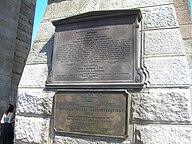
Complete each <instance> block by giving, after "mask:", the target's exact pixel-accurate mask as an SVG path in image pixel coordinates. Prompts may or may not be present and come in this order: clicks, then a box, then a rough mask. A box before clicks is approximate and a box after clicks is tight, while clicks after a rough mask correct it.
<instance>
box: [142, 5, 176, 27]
mask: <svg viewBox="0 0 192 144" xmlns="http://www.w3.org/2000/svg"><path fill="white" fill-rule="evenodd" d="M141 12H142V15H143V29H144V30H149V29H161V28H173V27H178V23H177V19H176V13H175V9H174V7H173V6H172V5H165V6H156V7H149V8H143V9H141Z"/></svg>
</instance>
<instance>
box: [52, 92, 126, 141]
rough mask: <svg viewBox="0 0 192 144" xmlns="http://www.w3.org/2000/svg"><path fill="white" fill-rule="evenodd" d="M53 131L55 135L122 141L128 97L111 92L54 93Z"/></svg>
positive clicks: (120, 93) (124, 94)
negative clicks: (62, 133)
mask: <svg viewBox="0 0 192 144" xmlns="http://www.w3.org/2000/svg"><path fill="white" fill-rule="evenodd" d="M54 128H55V130H56V131H57V132H64V133H72V134H82V135H83V134H84V135H93V136H108V137H122V138H123V137H125V136H126V135H127V94H126V93H125V92H114V91H113V92H105V91H104V92H96V91H94V92H82V91H78V92H70V91H68V92H60V93H57V94H56V96H55V105H54Z"/></svg>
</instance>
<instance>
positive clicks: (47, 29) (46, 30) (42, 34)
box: [35, 22, 55, 42]
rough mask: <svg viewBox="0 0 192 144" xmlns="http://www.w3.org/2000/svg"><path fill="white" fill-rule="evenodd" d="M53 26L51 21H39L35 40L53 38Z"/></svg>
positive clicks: (42, 40) (41, 40) (40, 40)
mask: <svg viewBox="0 0 192 144" xmlns="http://www.w3.org/2000/svg"><path fill="white" fill-rule="evenodd" d="M54 33H55V26H54V25H53V24H52V23H51V22H46V23H41V25H40V26H39V30H38V32H37V35H36V38H35V42H45V41H49V40H51V39H53V35H54Z"/></svg>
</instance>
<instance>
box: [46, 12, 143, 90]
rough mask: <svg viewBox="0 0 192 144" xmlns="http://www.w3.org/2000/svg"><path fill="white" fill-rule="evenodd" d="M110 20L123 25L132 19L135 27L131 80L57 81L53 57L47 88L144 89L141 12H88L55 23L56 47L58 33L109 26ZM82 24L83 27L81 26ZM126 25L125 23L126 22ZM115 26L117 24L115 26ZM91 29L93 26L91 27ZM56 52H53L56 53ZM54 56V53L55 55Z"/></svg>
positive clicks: (129, 23)
mask: <svg viewBox="0 0 192 144" xmlns="http://www.w3.org/2000/svg"><path fill="white" fill-rule="evenodd" d="M110 19H115V20H117V21H119V22H120V23H121V21H122V20H123V19H130V21H129V22H128V23H127V25H131V26H133V41H132V42H133V58H134V60H133V70H132V75H133V76H132V78H131V79H125V80H123V79H119V80H107V81H105V80H99V81H91V80H90V81H78V80H74V81H62V80H61V81H56V80H55V75H56V74H55V73H54V72H55V65H57V63H56V60H54V59H55V56H54V55H53V60H52V70H51V71H50V72H49V76H48V79H47V82H46V88H57V89H62V88H142V87H143V85H144V75H143V69H142V63H141V58H142V54H141V37H142V36H141V12H140V10H112V11H99V12H88V13H84V14H80V15H76V16H73V17H69V18H66V19H62V20H58V21H55V22H53V25H54V26H55V27H56V30H55V40H54V47H55V45H56V44H57V43H56V41H57V32H61V31H63V30H67V29H68V28H69V30H70V28H71V27H73V26H74V28H76V27H78V26H82V27H87V26H88V27H89V25H87V24H86V25H85V23H88V22H92V23H93V22H94V21H97V20H98V21H101V20H103V21H104V24H105V25H106V26H107V22H108V20H110ZM81 23H82V25H81ZM124 23H125V22H124ZM113 25H115V24H113ZM90 27H91V25H90ZM54 49H55V48H54ZM54 51H55V50H53V52H54ZM53 54H54V53H53Z"/></svg>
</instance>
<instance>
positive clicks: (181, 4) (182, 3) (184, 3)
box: [173, 0, 190, 10]
mask: <svg viewBox="0 0 192 144" xmlns="http://www.w3.org/2000/svg"><path fill="white" fill-rule="evenodd" d="M189 1H190V0H173V3H174V6H175V8H176V9H177V10H184V9H185V10H186V9H189V8H190V2H189Z"/></svg>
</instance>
